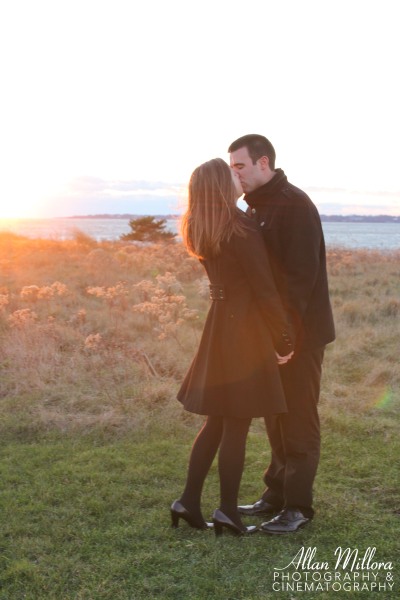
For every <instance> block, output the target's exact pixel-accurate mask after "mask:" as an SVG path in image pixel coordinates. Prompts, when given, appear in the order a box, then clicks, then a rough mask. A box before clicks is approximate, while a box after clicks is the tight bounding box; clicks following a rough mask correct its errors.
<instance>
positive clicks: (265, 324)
mask: <svg viewBox="0 0 400 600" xmlns="http://www.w3.org/2000/svg"><path fill="white" fill-rule="evenodd" d="M242 193H243V191H242V188H241V185H240V182H239V179H238V177H237V175H236V174H235V173H234V172H233V171H232V170H231V169H230V167H229V166H228V165H227V163H226V162H225V161H223V160H222V159H220V158H216V159H213V160H210V161H208V162H206V163H204V164H203V165H201V166H200V167H198V168H197V169H196V170H195V171H194V172H193V174H192V176H191V179H190V182H189V203H188V209H187V211H186V214H185V215H184V218H183V223H182V236H183V241H184V244H185V245H186V247H187V249H188V251H189V252H190V253H191V254H192V255H194V256H196V257H198V258H199V259H200V261H201V262H202V264H203V265H204V267H205V269H206V272H207V275H208V277H209V280H210V297H211V300H212V304H211V307H210V310H209V313H208V316H207V319H206V323H205V326H204V331H203V334H202V338H201V341H200V346H199V349H198V351H197V354H196V356H195V358H194V360H193V362H192V365H191V367H190V369H189V371H188V373H187V375H186V377H185V379H184V382H183V384H182V387H181V389H180V390H179V392H178V400H179V401H180V402H181V403H182V404H183V406H184V408H185V409H186V410H188V411H190V412H193V413H197V414H200V415H207V419H206V421H205V424H204V425H203V427H202V429H201V430H200V432H199V434H198V435H197V438H196V440H195V442H194V445H193V448H192V452H191V455H190V461H189V469H188V475H187V480H186V485H185V489H184V491H183V494H182V496H181V497H180V499H179V500H175V502H174V503H173V504H172V506H171V517H172V525H173V526H175V527H177V526H178V524H179V519H180V518H182V519H184V520H185V521H187V523H188V524H189V525H191V526H192V527H196V528H199V529H206V528H207V527H212V524H210V523H206V522H205V521H204V518H203V516H202V513H201V508H200V499H201V492H202V488H203V483H204V480H205V478H206V476H207V473H208V471H209V469H210V467H211V464H212V462H213V459H214V457H215V455H216V453H217V451H218V450H219V456H218V470H219V477H220V508H219V509H217V510H216V511H215V512H214V515H213V524H214V529H215V533H216V534H217V535H218V534H220V533H221V532H222V529H223V527H226V528H228V529H229V530H231V531H232V532H234V533H236V534H243V533H252V532H253V531H256V530H257V527H255V526H250V527H245V526H244V525H243V523H242V521H241V518H240V516H239V513H238V510H237V498H238V493H239V486H240V480H241V477H242V472H243V466H244V458H245V445H246V438H247V434H248V430H249V426H250V423H251V419H252V418H253V417H265V416H267V415H269V414H276V413H282V412H286V405H285V399H284V393H283V390H282V385H281V381H280V376H279V370H278V369H279V367H278V362H279V363H280V364H284V363H285V362H287V360H289V359H290V357H291V356H292V354H293V352H292V339H291V334H290V327H289V324H288V322H287V317H286V314H285V312H284V310H283V307H282V306H281V302H280V298H279V296H278V293H277V291H276V288H275V285H274V281H273V278H272V273H271V268H270V264H269V260H268V256H267V253H266V250H265V246H264V242H263V240H262V237H261V234H260V233H259V231H258V229H257V226H256V225H255V224H254V223H253V222H252V221H251V220H250V219H249V218H248V217H247V216H246V215H245V214H244V213H243V212H242V211H240V210H239V209H238V208H237V206H236V202H237V199H238V198H239V196H241V195H242Z"/></svg>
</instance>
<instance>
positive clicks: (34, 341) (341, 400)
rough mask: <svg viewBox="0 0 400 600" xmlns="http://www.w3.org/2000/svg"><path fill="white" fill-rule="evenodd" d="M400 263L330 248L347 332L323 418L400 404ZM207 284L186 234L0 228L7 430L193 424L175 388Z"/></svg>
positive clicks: (0, 410)
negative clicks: (158, 237)
mask: <svg viewBox="0 0 400 600" xmlns="http://www.w3.org/2000/svg"><path fill="white" fill-rule="evenodd" d="M399 264H400V252H397V253H390V254H381V253H377V252H367V251H349V250H344V249H334V250H330V251H329V253H328V265H329V273H330V286H331V292H332V303H333V307H334V312H335V319H336V324H337V333H338V339H337V341H336V342H335V344H332V345H331V346H330V347H329V348H328V351H327V354H326V361H325V365H326V366H325V373H324V380H323V390H322V399H321V410H322V413H323V415H324V414H326V415H329V413H330V411H335V410H337V409H338V408H340V409H342V408H343V409H344V410H346V411H350V412H354V411H356V412H357V411H366V410H370V409H371V407H374V406H376V405H377V404H379V402H381V403H382V402H384V401H386V402H392V404H393V406H394V405H395V404H396V402H397V403H398V400H399V397H398V389H399V380H400V373H399V361H398V345H399V342H398V340H399V333H400V331H399V321H400V319H399V316H400V300H399V298H400V293H399V292H400V288H399ZM207 292H208V290H207V282H206V280H205V278H204V271H203V269H202V268H201V266H200V265H199V263H198V262H197V261H196V260H194V259H193V258H191V257H189V256H188V255H187V253H186V251H185V250H184V248H183V247H182V245H181V244H179V243H172V244H166V245H165V244H156V245H146V246H143V245H138V244H134V243H132V244H126V242H113V243H112V242H108V243H104V242H103V243H96V242H95V241H94V240H92V239H91V238H88V237H87V236H79V235H76V236H75V239H74V240H73V241H57V240H50V241H46V240H28V239H24V238H20V237H18V236H13V235H10V234H2V235H0V402H1V404H0V414H1V417H2V419H1V421H2V422H3V427H4V428H5V429H7V428H8V429H13V428H17V429H18V428H19V429H21V430H31V429H33V430H38V429H52V428H56V429H61V430H70V429H75V428H77V427H78V428H82V429H84V430H86V429H90V428H92V427H101V428H104V429H111V430H126V429H127V428H128V429H130V428H135V427H140V428H143V427H145V426H146V423H148V422H149V419H151V418H153V419H155V418H157V419H162V420H168V421H170V422H172V421H173V420H174V419H175V418H177V417H178V416H179V418H180V419H187V421H188V422H189V423H191V422H192V421H193V419H196V417H191V416H190V415H184V414H183V413H182V411H181V410H180V406H179V404H178V403H177V402H176V400H175V395H176V391H177V389H178V386H179V383H180V381H181V379H182V377H183V375H184V373H185V371H186V369H187V367H188V365H189V362H190V360H191V358H192V356H193V353H194V351H195V349H196V346H197V343H198V340H199V336H200V333H201V329H202V324H203V322H204V317H205V314H206V312H207V309H208V305H209V301H208V298H207V295H208V294H207ZM396 394H397V396H396ZM397 405H398V404H397Z"/></svg>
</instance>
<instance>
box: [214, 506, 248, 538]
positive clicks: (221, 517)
mask: <svg viewBox="0 0 400 600" xmlns="http://www.w3.org/2000/svg"><path fill="white" fill-rule="evenodd" d="M212 520H213V523H214V531H215V535H222V530H223V528H224V527H226V528H227V529H229V530H230V531H232V533H234V534H235V535H246V534H248V533H255V532H256V531H258V527H257V525H249V526H248V527H245V528H244V529H241V528H240V527H238V526H237V525H236V523H234V522H233V521H232V519H230V518H229V517H227V516H226V515H225V514H224V513H223V512H222V511H221V510H220V509H219V508H217V509H216V510H215V511H214V514H213V518H212Z"/></svg>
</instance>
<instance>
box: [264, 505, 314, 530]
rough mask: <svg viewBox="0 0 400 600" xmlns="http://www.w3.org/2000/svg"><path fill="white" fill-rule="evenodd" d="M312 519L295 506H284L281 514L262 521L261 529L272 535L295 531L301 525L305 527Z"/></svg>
mask: <svg viewBox="0 0 400 600" xmlns="http://www.w3.org/2000/svg"><path fill="white" fill-rule="evenodd" d="M310 520H311V519H309V518H308V517H305V516H304V515H303V513H302V512H301V511H300V510H296V509H295V508H284V509H283V510H282V511H281V512H280V513H279V515H277V516H276V517H274V518H273V519H271V521H267V522H266V523H262V524H261V527H260V531H263V532H264V533H269V534H271V535H282V534H284V533H294V532H295V531H297V530H298V529H300V527H304V525H306V523H308V522H309V521H310Z"/></svg>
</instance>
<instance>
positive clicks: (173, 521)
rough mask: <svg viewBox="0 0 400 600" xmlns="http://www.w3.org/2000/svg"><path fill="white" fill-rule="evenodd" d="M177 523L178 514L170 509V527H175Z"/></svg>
mask: <svg viewBox="0 0 400 600" xmlns="http://www.w3.org/2000/svg"><path fill="white" fill-rule="evenodd" d="M178 525H179V515H178V513H177V512H175V511H174V510H171V527H174V528H175V529H176V528H177V527H178Z"/></svg>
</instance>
